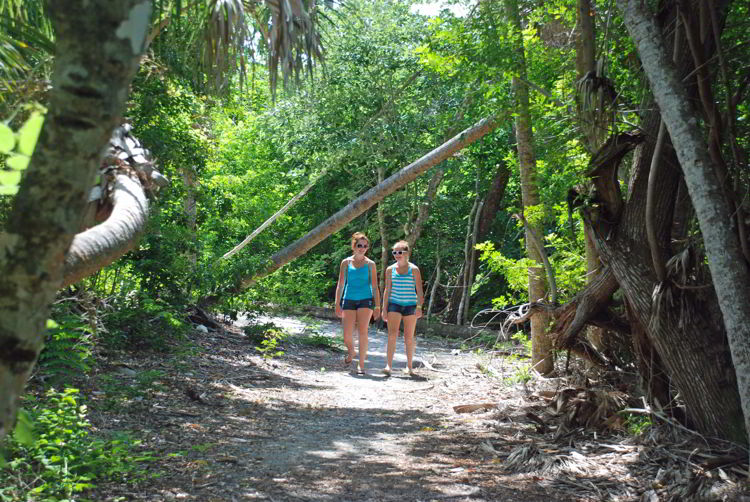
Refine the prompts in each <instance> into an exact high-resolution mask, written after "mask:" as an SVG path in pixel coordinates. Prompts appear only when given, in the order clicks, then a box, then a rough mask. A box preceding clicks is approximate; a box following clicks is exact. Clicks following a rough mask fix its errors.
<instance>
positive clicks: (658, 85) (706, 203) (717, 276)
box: [618, 0, 750, 440]
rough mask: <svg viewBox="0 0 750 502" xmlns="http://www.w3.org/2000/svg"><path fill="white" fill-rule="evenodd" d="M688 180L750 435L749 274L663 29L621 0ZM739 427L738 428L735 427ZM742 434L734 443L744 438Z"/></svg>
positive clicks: (631, 1)
mask: <svg viewBox="0 0 750 502" xmlns="http://www.w3.org/2000/svg"><path fill="white" fill-rule="evenodd" d="M618 6H619V8H620V10H621V11H622V12H623V16H624V20H625V25H626V26H627V28H628V31H629V32H630V35H631V37H632V38H633V40H634V41H635V43H636V47H637V48H638V52H639V54H640V57H641V61H642V63H643V67H644V70H645V72H646V75H647V77H648V79H649V82H650V84H651V90H652V92H653V94H654V98H655V99H656V101H657V103H658V104H659V109H660V110H661V114H662V118H663V120H664V123H665V125H666V126H667V130H668V131H669V135H670V137H671V139H672V144H673V145H674V147H675V151H676V154H677V158H678V159H679V161H680V165H681V166H682V170H683V173H684V176H685V183H686V184H687V187H688V191H689V192H690V198H691V199H692V201H693V207H694V208H695V211H696V214H697V216H698V221H699V224H700V228H701V233H702V234H703V240H704V245H705V248H706V252H707V256H708V265H709V268H710V270H711V275H712V277H713V282H714V287H715V290H716V294H717V296H718V301H719V306H720V307H721V312H722V314H723V317H724V325H725V327H726V333H727V338H728V340H729V348H730V350H731V354H732V361H733V363H734V369H735V372H736V377H737V385H738V390H739V397H740V402H741V404H742V411H743V413H744V417H745V419H744V422H745V423H744V425H745V430H746V431H750V288H749V287H748V286H749V285H750V272H749V271H748V267H747V263H746V262H745V259H744V256H743V254H742V248H741V246H740V243H739V239H738V238H737V234H736V232H735V231H734V230H733V229H732V228H731V219H732V214H731V212H730V209H729V206H728V204H727V201H726V200H725V198H724V196H723V194H722V188H721V185H720V180H719V179H718V177H717V175H716V171H715V169H714V166H713V165H712V161H711V157H710V155H709V152H708V147H707V145H706V143H705V141H704V139H703V137H702V135H701V131H700V129H699V127H698V124H699V120H698V117H696V115H695V112H694V110H692V109H691V108H690V107H689V104H688V103H689V96H688V94H687V92H686V90H685V88H684V87H683V86H682V84H681V82H680V79H679V77H678V75H677V71H676V69H675V67H674V64H673V63H672V61H671V60H670V58H669V57H668V55H667V52H666V50H665V48H664V45H663V43H662V40H661V38H660V31H659V28H658V27H657V26H656V24H655V23H654V22H653V20H652V19H651V17H650V15H649V14H647V13H646V12H644V10H643V6H642V4H641V3H640V2H639V1H637V0H618ZM733 425H734V426H735V427H737V426H738V425H740V424H733ZM744 436H745V434H744V433H742V432H741V431H740V430H734V431H733V439H735V440H737V439H744Z"/></svg>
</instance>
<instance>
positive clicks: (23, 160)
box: [5, 154, 31, 171]
mask: <svg viewBox="0 0 750 502" xmlns="http://www.w3.org/2000/svg"><path fill="white" fill-rule="evenodd" d="M30 160H31V157H29V156H28V155H19V154H13V155H11V156H10V157H8V160H6V161H5V164H6V165H7V166H8V167H10V168H11V169H16V170H18V171H23V170H24V169H26V168H27V167H28V166H29V161H30Z"/></svg>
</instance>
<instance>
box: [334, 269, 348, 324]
mask: <svg viewBox="0 0 750 502" xmlns="http://www.w3.org/2000/svg"><path fill="white" fill-rule="evenodd" d="M348 266H349V263H348V262H347V259H343V260H341V265H339V282H338V283H336V305H335V310H336V315H337V316H338V317H341V316H343V315H344V314H343V311H342V310H341V295H343V294H344V284H345V283H346V269H347V267H348Z"/></svg>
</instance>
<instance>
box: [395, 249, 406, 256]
mask: <svg viewBox="0 0 750 502" xmlns="http://www.w3.org/2000/svg"><path fill="white" fill-rule="evenodd" d="M408 252H409V250H408V249H394V250H393V254H394V255H396V256H401V255H402V254H407V253H408Z"/></svg>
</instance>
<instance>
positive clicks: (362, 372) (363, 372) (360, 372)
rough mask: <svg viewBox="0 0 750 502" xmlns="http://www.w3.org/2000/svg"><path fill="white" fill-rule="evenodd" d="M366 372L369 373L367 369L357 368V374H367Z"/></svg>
mask: <svg viewBox="0 0 750 502" xmlns="http://www.w3.org/2000/svg"><path fill="white" fill-rule="evenodd" d="M366 374H367V370H362V369H359V368H357V375H366Z"/></svg>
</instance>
